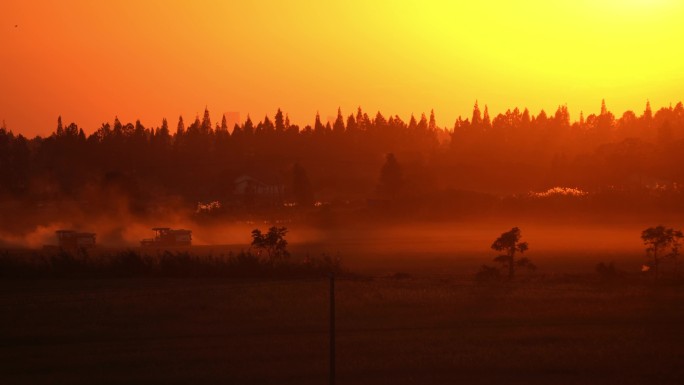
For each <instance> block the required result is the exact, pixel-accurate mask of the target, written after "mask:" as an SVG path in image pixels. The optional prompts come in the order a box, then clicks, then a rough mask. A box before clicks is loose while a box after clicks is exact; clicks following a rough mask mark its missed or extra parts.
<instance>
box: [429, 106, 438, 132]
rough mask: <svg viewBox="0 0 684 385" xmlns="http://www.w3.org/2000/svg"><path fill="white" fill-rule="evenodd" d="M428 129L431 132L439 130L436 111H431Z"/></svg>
mask: <svg viewBox="0 0 684 385" xmlns="http://www.w3.org/2000/svg"><path fill="white" fill-rule="evenodd" d="M428 128H429V129H430V131H434V130H435V129H437V121H436V120H435V110H434V109H432V110H430V121H429V122H428Z"/></svg>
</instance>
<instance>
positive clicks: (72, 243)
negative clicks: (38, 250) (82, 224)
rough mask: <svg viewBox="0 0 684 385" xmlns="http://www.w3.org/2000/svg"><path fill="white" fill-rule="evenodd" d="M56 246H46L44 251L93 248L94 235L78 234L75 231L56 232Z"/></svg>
mask: <svg viewBox="0 0 684 385" xmlns="http://www.w3.org/2000/svg"><path fill="white" fill-rule="evenodd" d="M55 235H57V246H54V245H46V246H44V248H45V249H62V250H79V249H91V248H93V247H95V233H80V232H78V231H75V230H57V231H55Z"/></svg>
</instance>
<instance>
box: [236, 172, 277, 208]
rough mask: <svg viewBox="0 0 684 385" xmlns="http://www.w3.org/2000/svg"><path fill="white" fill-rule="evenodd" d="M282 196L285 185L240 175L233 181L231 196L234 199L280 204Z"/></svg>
mask: <svg viewBox="0 0 684 385" xmlns="http://www.w3.org/2000/svg"><path fill="white" fill-rule="evenodd" d="M284 195H285V185H284V184H282V183H279V182H266V181H264V180H263V179H258V178H255V177H253V176H250V175H240V176H239V177H237V178H235V179H234V180H233V196H236V197H241V198H245V199H247V198H249V199H252V200H254V201H261V202H270V203H281V202H282V201H283V198H284Z"/></svg>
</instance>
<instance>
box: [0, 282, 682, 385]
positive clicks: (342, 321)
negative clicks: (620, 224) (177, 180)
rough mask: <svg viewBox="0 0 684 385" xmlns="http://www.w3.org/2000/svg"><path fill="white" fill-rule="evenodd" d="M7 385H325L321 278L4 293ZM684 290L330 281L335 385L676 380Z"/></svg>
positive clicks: (91, 285)
mask: <svg viewBox="0 0 684 385" xmlns="http://www.w3.org/2000/svg"><path fill="white" fill-rule="evenodd" d="M0 286H1V287H0V293H2V294H0V308H2V313H3V317H1V318H0V333H1V334H2V339H1V341H0V362H2V365H0V382H2V383H3V384H22V383H26V384H48V383H50V384H51V383H70V384H92V383H101V384H119V383H160V384H161V383H164V384H168V383H206V384H213V383H228V384H321V383H326V381H327V370H328V366H327V365H328V364H327V363H328V355H327V354H328V334H327V333H328V329H327V326H328V313H327V311H328V291H327V289H328V286H327V282H326V281H324V280H308V281H225V280H209V279H187V280H182V279H179V280H173V279H115V280H17V281H12V280H9V281H7V280H6V281H2V282H0ZM682 300H684V288H682V287H673V286H658V287H656V286H653V285H651V284H648V283H646V282H638V281H634V282H624V283H620V284H610V285H608V284H601V283H598V282H596V281H595V280H593V279H591V277H586V278H582V277H576V278H574V279H572V280H568V279H566V280H562V279H552V278H547V279H546V280H544V281H528V282H522V283H519V284H515V285H513V286H510V287H506V286H477V285H475V284H473V283H472V282H471V281H469V280H468V279H465V278H463V279H460V278H456V277H454V276H446V275H445V276H441V277H437V276H416V277H414V278H409V279H388V278H375V279H370V280H340V281H338V282H337V329H338V335H337V364H338V368H337V372H338V383H339V384H378V383H391V384H426V383H469V384H489V383H520V384H548V383H563V384H565V383H577V384H591V383H595V384H601V383H627V384H652V383H653V384H678V383H682V381H684V367H682V366H681V356H682V354H684V328H682V325H684V307H682V306H681V304H682Z"/></svg>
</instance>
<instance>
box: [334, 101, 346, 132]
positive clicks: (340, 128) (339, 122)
mask: <svg viewBox="0 0 684 385" xmlns="http://www.w3.org/2000/svg"><path fill="white" fill-rule="evenodd" d="M333 132H334V133H336V134H341V133H343V132H344V118H343V117H342V109H341V108H340V107H337V118H336V119H335V124H333Z"/></svg>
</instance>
